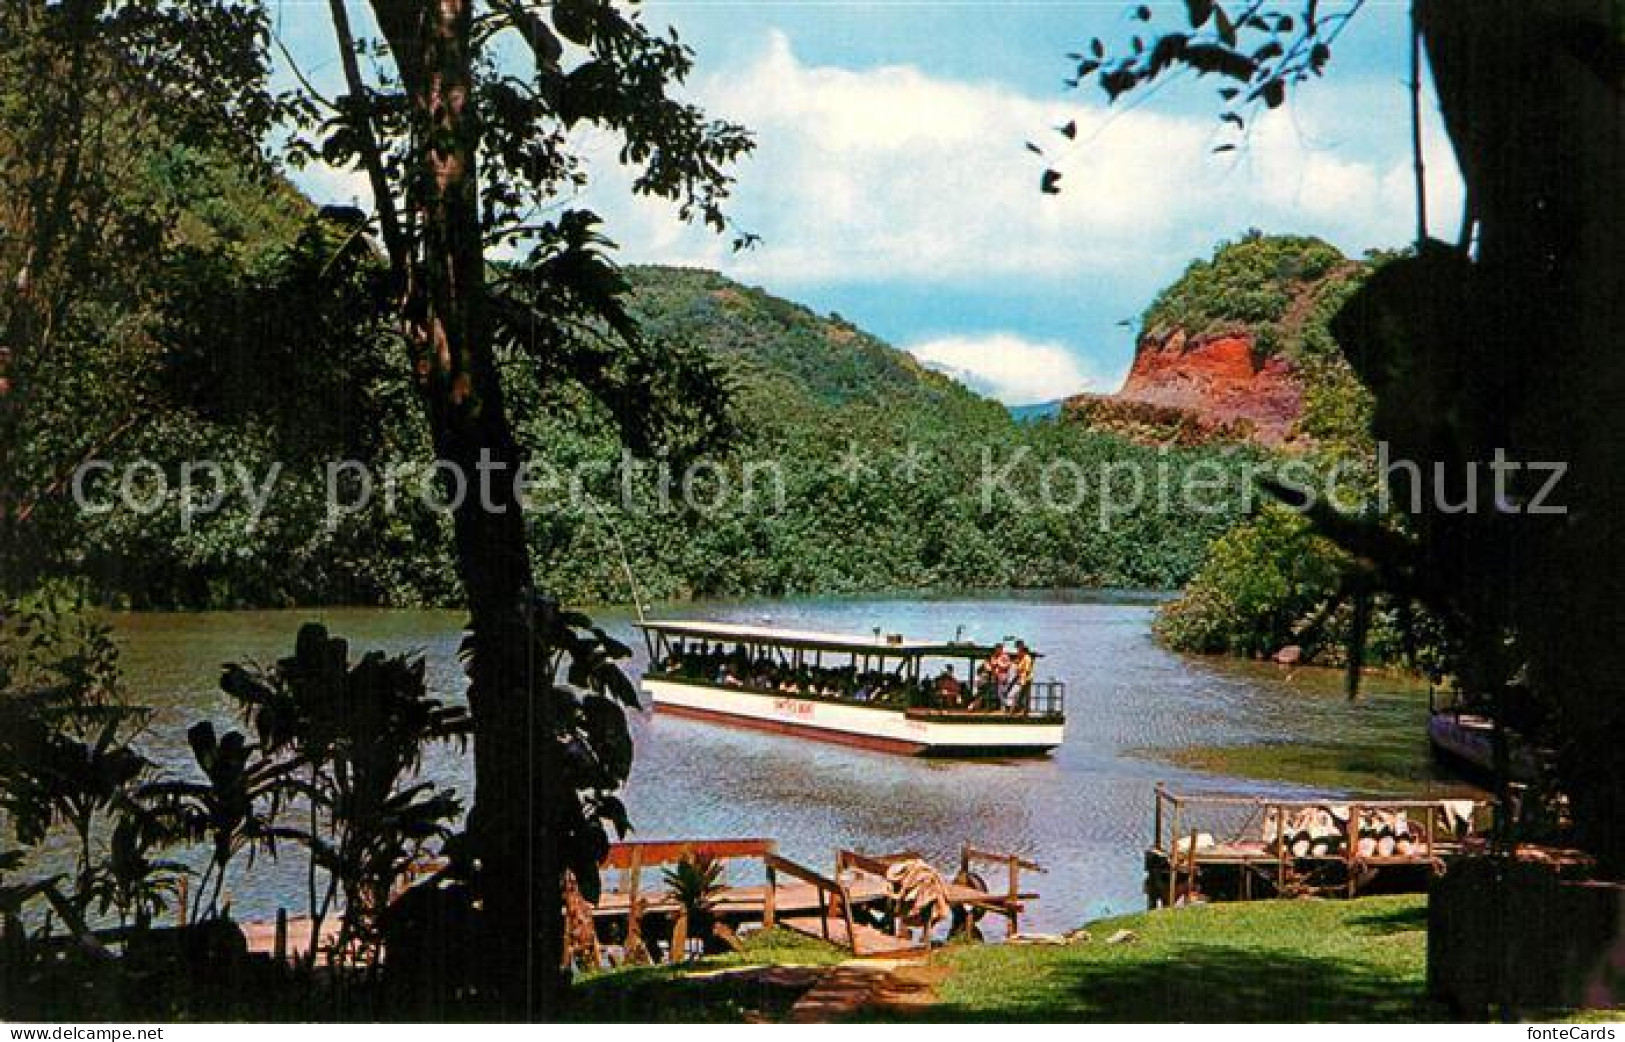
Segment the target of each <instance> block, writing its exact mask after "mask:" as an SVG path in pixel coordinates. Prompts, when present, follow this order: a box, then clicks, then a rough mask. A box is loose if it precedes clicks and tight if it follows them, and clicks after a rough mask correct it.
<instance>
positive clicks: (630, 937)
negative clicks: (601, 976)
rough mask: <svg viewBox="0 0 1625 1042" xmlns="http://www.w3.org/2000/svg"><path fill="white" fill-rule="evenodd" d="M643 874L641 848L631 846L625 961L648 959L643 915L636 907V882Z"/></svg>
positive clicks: (627, 887)
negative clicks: (644, 939)
mask: <svg viewBox="0 0 1625 1042" xmlns="http://www.w3.org/2000/svg"><path fill="white" fill-rule="evenodd" d="M642 875H643V848H642V847H633V848H632V862H631V864H629V865H628V866H627V868H626V961H627V962H633V961H637V962H642V961H645V960H647V959H648V957H649V949H648V948H647V947H645V946H644V943H643V916H642V915H641V914H640V912H641V909H639V908H638V884H639V883H640V881H641V878H642Z"/></svg>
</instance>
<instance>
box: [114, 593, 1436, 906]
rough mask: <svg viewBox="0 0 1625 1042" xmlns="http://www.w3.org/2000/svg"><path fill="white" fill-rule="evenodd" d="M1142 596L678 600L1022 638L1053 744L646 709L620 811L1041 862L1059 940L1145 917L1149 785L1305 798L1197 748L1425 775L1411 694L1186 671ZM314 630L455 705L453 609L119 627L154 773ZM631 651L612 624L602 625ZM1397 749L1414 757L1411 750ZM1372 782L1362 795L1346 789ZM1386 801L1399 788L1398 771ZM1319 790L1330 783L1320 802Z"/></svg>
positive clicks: (253, 878)
mask: <svg viewBox="0 0 1625 1042" xmlns="http://www.w3.org/2000/svg"><path fill="white" fill-rule="evenodd" d="M1154 608H1155V602H1154V601H1152V600H1150V599H1148V598H1145V597H1141V596H1135V595H1131V594H1124V595H1114V594H1098V593H1075V594H1020V595H1011V596H983V595H978V596H976V597H974V598H971V597H965V598H942V599H924V600H922V599H918V598H912V599H850V600H847V599H821V600H806V601H791V602H784V601H775V602H768V601H760V602H737V601H736V602H717V603H710V604H685V605H682V606H678V607H673V608H670V609H668V610H662V611H659V612H656V614H658V615H661V616H662V617H673V616H680V617H704V618H711V619H721V620H729V621H738V622H757V623H760V622H771V623H772V624H775V625H781V626H788V627H797V628H810V629H824V630H835V631H846V632H855V633H868V632H870V631H871V630H872V629H873V628H874V627H877V626H879V627H883V628H884V629H885V630H886V631H887V632H898V631H901V632H903V633H906V634H908V635H909V636H911V637H915V636H917V637H933V638H935V637H944V638H945V637H950V636H952V635H953V634H954V632H955V631H956V630H957V629H958V628H959V627H960V626H963V627H964V628H965V629H964V633H965V635H966V636H967V637H969V638H975V639H977V640H981V641H993V640H997V639H1000V638H1003V637H1004V636H1006V635H1008V634H1018V635H1020V636H1022V637H1023V638H1024V639H1026V640H1027V642H1028V643H1029V644H1031V645H1033V646H1034V647H1035V648H1037V649H1039V650H1040V651H1042V652H1043V653H1044V655H1045V658H1044V659H1043V660H1042V661H1041V663H1040V668H1039V675H1040V678H1041V679H1045V678H1048V677H1049V676H1055V677H1057V678H1060V679H1063V680H1065V681H1067V683H1068V684H1069V688H1070V690H1069V694H1068V705H1067V711H1068V720H1067V739H1066V744H1065V745H1064V746H1063V747H1062V748H1060V749H1058V750H1056V752H1055V753H1054V755H1053V756H1052V757H1051V758H1049V759H1046V760H1040V761H1027V762H1007V763H981V762H942V761H933V760H917V759H910V758H906V757H900V756H892V755H886V754H882V753H873V752H866V751H862V750H855V749H847V748H844V747H841V746H835V745H827V744H823V743H818V742H810V741H805V740H799V739H795V738H789V737H784V736H777V735H766V734H757V733H754V732H750V731H742V730H734V729H730V728H726V727H720V726H716V725H713V724H707V723H700V722H696V721H690V720H680V719H675V718H672V717H669V716H664V715H661V716H654V715H649V714H644V715H643V716H641V717H640V718H638V719H635V720H634V721H633V725H632V726H633V734H634V738H635V740H636V743H637V759H636V766H635V768H634V770H633V776H632V780H631V784H630V786H629V787H628V792H627V803H628V806H629V807H630V810H631V814H632V820H633V823H634V825H635V826H636V829H637V833H636V836H637V837H638V838H643V839H660V838H674V837H683V838H700V837H728V836H766V837H772V838H776V839H777V840H779V843H780V848H781V850H782V851H783V852H784V853H785V854H786V855H787V856H789V857H792V858H795V859H797V860H800V861H803V862H805V863H807V864H809V865H811V866H814V867H821V868H828V867H830V866H831V865H832V864H833V857H834V851H835V849H836V848H837V847H840V846H848V847H852V848H855V849H859V850H864V851H868V852H887V851H898V850H904V849H914V850H919V851H922V852H924V853H926V854H927V855H929V856H930V857H931V859H932V860H933V861H934V862H936V863H937V864H938V865H939V866H942V867H949V866H953V865H956V864H957V860H958V848H959V845H960V844H961V843H962V842H965V841H972V842H975V843H976V844H978V845H980V846H983V847H985V848H990V849H995V850H1008V851H1012V852H1015V853H1020V854H1023V855H1026V856H1028V857H1031V858H1032V859H1034V860H1036V861H1038V862H1040V863H1042V864H1043V865H1045V866H1046V867H1047V868H1048V870H1049V871H1048V873H1047V874H1045V875H1043V876H1040V877H1038V878H1037V879H1036V880H1035V881H1034V882H1035V884H1036V885H1035V887H1034V889H1036V890H1037V891H1039V892H1040V893H1041V894H1042V899H1041V900H1040V901H1038V902H1037V903H1036V905H1035V906H1034V908H1033V912H1034V914H1033V915H1032V916H1031V917H1030V918H1029V920H1028V923H1027V925H1028V927H1029V928H1031V929H1038V930H1059V929H1066V928H1069V927H1071V926H1074V925H1076V924H1077V923H1079V922H1081V921H1084V920H1086V919H1090V918H1094V917H1097V916H1099V915H1101V914H1104V913H1107V912H1120V911H1126V910H1133V909H1137V908H1139V907H1141V906H1142V903H1143V897H1142V892H1141V874H1140V871H1141V855H1142V851H1143V850H1144V848H1145V846H1146V844H1147V842H1148V840H1149V839H1150V829H1151V809H1152V795H1151V793H1152V786H1153V785H1154V784H1155V783H1156V782H1158V781H1165V782H1167V783H1168V784H1169V785H1170V786H1171V787H1173V788H1174V789H1176V790H1182V791H1191V792H1197V791H1225V792H1246V793H1278V794H1303V793H1307V792H1309V791H1310V790H1308V789H1307V788H1305V787H1304V786H1301V785H1295V784H1293V783H1292V782H1290V781H1284V780H1283V781H1271V782H1261V781H1258V780H1245V779H1241V778H1231V777H1226V776H1224V775H1222V774H1214V773H1203V772H1198V771H1194V770H1190V769H1185V768H1181V767H1178V766H1174V765H1173V763H1172V762H1171V761H1170V757H1173V756H1177V755H1178V753H1179V752H1180V751H1181V750H1190V749H1193V748H1196V747H1208V746H1215V745H1218V746H1227V745H1237V744H1252V743H1303V744H1307V745H1320V744H1324V743H1327V742H1337V743H1344V744H1347V743H1354V744H1356V745H1358V744H1359V743H1361V742H1365V741H1369V742H1370V743H1372V745H1373V747H1376V746H1378V745H1380V746H1381V747H1382V748H1383V749H1384V752H1385V757H1386V762H1391V761H1392V760H1393V758H1394V756H1395V750H1396V749H1398V750H1401V752H1400V753H1399V758H1400V759H1401V760H1403V761H1405V762H1407V763H1409V764H1410V765H1412V766H1414V767H1415V769H1416V770H1415V772H1414V773H1413V774H1412V778H1414V777H1422V776H1426V773H1427V769H1426V767H1425V766H1424V764H1425V760H1426V757H1427V749H1426V740H1425V735H1424V719H1425V713H1426V700H1425V696H1421V697H1419V696H1418V694H1417V692H1416V691H1415V690H1414V689H1412V690H1409V691H1406V690H1402V689H1400V688H1398V687H1397V686H1396V685H1395V683H1394V682H1387V683H1384V682H1382V681H1377V682H1374V683H1373V684H1372V685H1371V686H1370V687H1369V688H1368V691H1367V694H1366V698H1365V701H1364V703H1363V704H1362V705H1358V706H1350V705H1349V704H1347V703H1346V702H1345V701H1344V700H1343V699H1342V697H1341V692H1340V690H1339V681H1338V678H1336V677H1335V676H1331V675H1327V674H1319V673H1313V672H1311V671H1304V672H1299V673H1298V674H1296V675H1289V674H1287V673H1286V672H1284V671H1281V670H1279V669H1277V668H1276V667H1273V666H1267V665H1253V664H1243V663H1232V662H1221V661H1209V660H1202V659H1191V658H1187V657H1182V656H1178V655H1174V654H1171V653H1169V652H1167V651H1165V650H1163V649H1161V648H1160V647H1158V646H1157V645H1156V644H1155V642H1154V641H1153V640H1152V637H1151V633H1150V621H1151V618H1152V614H1153V611H1154ZM310 620H315V621H321V622H323V623H325V624H327V625H328V627H329V628H330V629H331V630H332V631H333V632H334V633H335V634H338V635H341V636H344V637H347V638H349V639H350V641H351V648H352V653H353V654H355V653H359V652H360V651H363V650H371V649H381V650H384V651H387V652H391V653H394V652H405V651H414V650H415V651H422V652H423V653H425V654H426V655H427V657H428V661H429V669H430V675H431V680H432V683H433V684H434V685H435V687H436V688H437V689H438V690H439V691H440V692H441V693H442V694H443V695H444V696H447V697H451V698H460V697H461V695H460V692H461V674H460V672H459V669H458V666H457V661H456V649H457V644H458V641H459V639H460V632H459V627H460V625H461V623H462V620H463V616H462V615H461V614H459V613H451V612H428V611H380V610H374V609H342V610H329V611H310V610H306V611H300V612H287V613H284V612H237V613H218V614H196V615H132V616H124V617H121V618H119V619H118V620H117V623H116V626H117V630H118V633H119V636H120V639H121V642H122V644H123V647H124V653H125V657H124V663H125V667H126V672H127V676H128V679H129V682H130V686H131V689H132V694H133V696H134V698H135V699H136V700H137V701H139V702H141V703H142V704H146V705H150V706H153V707H154V708H155V709H156V710H157V715H156V718H155V720H154V722H153V725H152V729H151V733H150V734H149V735H148V737H147V738H146V739H145V740H144V744H145V747H146V748H147V749H148V750H149V751H150V752H152V753H153V754H155V755H156V757H157V758H158V759H160V760H163V761H166V762H169V763H173V764H175V765H177V769H182V765H185V764H187V763H188V762H189V761H190V754H189V753H188V752H187V750H186V748H185V730H186V728H187V726H189V725H190V724H191V723H192V722H194V721H195V720H197V719H199V718H200V717H205V716H207V717H212V718H214V719H216V720H217V721H219V722H221V723H225V724H232V725H235V726H241V725H240V723H237V722H236V721H235V720H234V717H233V709H232V706H231V704H230V702H229V701H228V700H227V699H226V698H225V697H224V696H223V695H222V694H221V693H220V691H219V689H218V686H217V681H218V678H219V675H220V666H221V664H222V663H225V662H229V661H239V662H241V661H258V662H262V663H270V662H273V661H275V660H276V659H277V658H279V657H281V656H283V655H286V654H288V653H289V652H290V651H291V649H292V646H293V637H294V634H295V632H296V630H297V628H298V626H299V625H300V624H301V623H303V622H305V621H310ZM600 621H603V622H605V623H607V624H608V628H610V629H611V630H612V631H613V632H616V633H617V634H619V635H620V636H622V637H623V638H624V639H626V640H627V641H628V643H630V644H632V645H633V646H634V647H635V648H636V649H637V651H638V659H637V661H636V662H635V663H634V669H635V670H638V671H641V669H642V667H643V664H644V663H643V649H642V641H641V639H633V634H634V631H633V629H632V627H631V626H630V623H629V620H628V619H627V618H626V617H625V616H624V615H614V614H607V613H601V614H600ZM1407 750H1413V752H1412V751H1407ZM427 773H428V774H429V775H430V776H431V777H433V778H435V779H436V780H440V781H444V782H447V783H450V784H452V785H455V786H456V787H457V788H458V789H459V790H461V791H462V792H464V793H465V794H469V793H471V792H472V785H473V783H472V770H471V764H470V763H469V762H468V760H467V759H465V758H464V757H463V756H462V755H461V754H459V753H458V752H456V751H455V750H452V749H445V750H436V751H435V752H434V753H433V754H431V757H430V760H429V763H428V766H427ZM1363 787H1364V788H1366V789H1370V788H1371V786H1370V785H1369V784H1366V785H1364V786H1363ZM1388 788H1389V790H1390V791H1393V792H1398V791H1416V786H1415V785H1414V784H1413V783H1412V782H1411V781H1401V780H1400V779H1398V778H1396V779H1395V780H1394V781H1393V784H1392V785H1391V786H1389V787H1388ZM1315 791H1321V792H1324V791H1326V790H1325V789H1320V790H1315ZM299 866H300V860H299V859H298V858H297V857H287V858H285V859H284V860H283V861H282V862H281V863H280V864H279V863H274V862H266V861H263V860H262V861H261V862H260V863H259V864H257V865H255V866H254V869H253V871H252V872H251V873H248V874H240V876H239V878H237V879H234V880H233V881H232V882H231V884H230V890H231V893H232V897H233V902H234V907H235V909H236V913H237V915H238V917H239V918H253V917H260V916H267V915H270V914H272V912H273V911H274V909H275V907H276V905H277V904H278V903H281V904H283V905H286V906H289V907H290V908H298V907H301V906H302V901H303V898H302V896H301V895H302V894H303V892H304V883H303V876H302V869H301V868H300V867H299Z"/></svg>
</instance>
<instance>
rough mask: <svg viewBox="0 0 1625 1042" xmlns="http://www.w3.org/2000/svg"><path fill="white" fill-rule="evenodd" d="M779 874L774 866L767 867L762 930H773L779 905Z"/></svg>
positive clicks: (763, 896)
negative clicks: (774, 869)
mask: <svg viewBox="0 0 1625 1042" xmlns="http://www.w3.org/2000/svg"><path fill="white" fill-rule="evenodd" d="M778 892H779V874H778V873H777V872H775V871H773V866H772V865H768V866H767V893H765V894H763V895H762V929H764V930H771V929H773V920H774V916H775V912H776V911H777V905H778V900H777V899H778Z"/></svg>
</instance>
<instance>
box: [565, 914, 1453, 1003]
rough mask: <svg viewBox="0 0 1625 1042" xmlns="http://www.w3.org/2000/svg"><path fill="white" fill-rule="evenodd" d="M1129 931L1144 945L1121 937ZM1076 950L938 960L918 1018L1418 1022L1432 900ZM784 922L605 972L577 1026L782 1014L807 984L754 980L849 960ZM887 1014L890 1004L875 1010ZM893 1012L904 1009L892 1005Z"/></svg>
mask: <svg viewBox="0 0 1625 1042" xmlns="http://www.w3.org/2000/svg"><path fill="white" fill-rule="evenodd" d="M1121 929H1128V930H1132V931H1134V932H1135V933H1136V934H1138V935H1139V939H1138V940H1136V941H1134V942H1131V943H1128V944H1118V945H1109V944H1106V943H1105V940H1106V938H1107V937H1109V936H1111V935H1112V934H1113V933H1114V932H1116V931H1117V930H1121ZM1089 930H1090V932H1091V934H1092V935H1093V940H1090V941H1088V942H1084V943H1079V944H1072V945H1066V946H1049V945H1001V944H987V945H961V944H955V945H951V946H949V947H948V948H945V949H943V950H941V951H939V952H938V953H937V954H936V955H935V956H934V957H933V960H932V961H933V964H934V966H935V967H937V968H938V972H936V973H933V974H932V977H933V978H934V979H938V978H940V979H938V980H937V983H936V990H937V994H938V996H939V999H940V1001H939V1002H938V1003H937V1004H935V1005H932V1006H928V1007H925V1008H923V1009H919V1010H918V1011H914V1012H911V1013H910V1014H909V1018H910V1019H928V1020H941V1021H976V1020H999V1021H1008V1020H1020V1021H1032V1020H1049V1021H1128V1022H1152V1023H1157V1022H1164V1023H1166V1022H1177V1021H1287V1022H1304V1021H1336V1020H1344V1021H1408V1020H1417V1019H1435V1018H1436V1017H1437V1016H1438V1011H1437V1010H1434V1009H1432V1008H1431V1007H1429V1006H1428V1004H1427V1003H1426V1002H1425V1000H1424V999H1423V995H1422V992H1423V985H1424V981H1425V978H1426V972H1427V970H1426V967H1427V932H1426V930H1427V901H1426V898H1424V897H1421V896H1403V897H1372V898H1363V899H1361V900H1357V901H1261V902H1255V903H1251V904H1225V905H1209V906H1199V907H1194V908H1182V909H1177V910H1175V911H1172V912H1169V911H1159V912H1151V913H1143V914H1140V915H1131V916H1124V917H1121V918H1117V919H1110V920H1106V921H1103V922H1098V923H1092V924H1090V927H1089ZM846 957H847V956H846V954H845V953H844V952H840V951H837V950H836V949H834V948H831V947H829V946H828V945H825V944H822V943H821V942H818V941H812V940H808V939H805V938H802V937H800V936H797V935H794V934H787V933H784V932H782V931H774V932H772V933H769V934H764V935H757V936H755V937H753V938H751V939H750V940H749V941H748V942H747V944H746V949H745V951H743V952H739V953H735V954H732V955H728V956H724V957H720V958H716V959H708V960H706V961H705V962H703V963H699V964H690V965H689V966H687V967H685V968H683V969H682V970H673V969H672V968H670V967H666V966H656V967H643V968H637V969H628V970H615V971H610V972H606V973H601V974H596V975H594V976H592V977H591V978H589V979H587V980H585V981H583V982H582V983H581V984H580V985H579V986H578V987H577V988H576V995H577V998H578V1000H579V1005H578V1006H577V1008H576V1009H575V1011H574V1012H573V1014H572V1019H577V1020H588V1021H606V1020H607V1021H683V1022H726V1021H740V1020H755V1019H768V1020H773V1019H778V1018H780V1017H782V1016H783V1015H784V1013H786V1012H787V1011H788V1010H789V1008H790V1006H791V1005H793V1004H794V1002H795V1000H796V998H798V997H799V995H800V993H801V989H799V988H797V987H794V986H786V985H784V984H782V983H774V982H771V981H764V980H760V979H757V978H756V977H754V976H752V975H749V974H742V973H739V972H737V971H741V970H743V969H744V968H746V967H752V966H763V965H769V964H770V965H780V966H808V965H814V966H816V965H829V964H832V963H837V962H840V961H842V960H844V959H845V958H846ZM876 1013H877V1017H876V1018H878V1015H879V1011H876ZM885 1015H886V1016H893V1014H885Z"/></svg>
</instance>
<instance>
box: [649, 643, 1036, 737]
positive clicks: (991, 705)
mask: <svg viewBox="0 0 1625 1042" xmlns="http://www.w3.org/2000/svg"><path fill="white" fill-rule="evenodd" d="M671 625H678V624H671ZM688 625H694V624H688ZM645 629H646V630H647V631H648V636H649V643H650V645H651V647H652V648H654V649H655V651H656V652H657V654H656V655H655V657H654V658H653V659H652V660H651V662H650V667H649V674H650V675H651V676H653V677H656V678H665V679H671V680H675V681H679V682H682V683H688V684H698V685H701V686H706V687H723V688H731V689H739V690H742V691H747V692H751V693H756V694H771V695H775V696H787V697H794V698H798V699H810V700H815V701H825V702H832V703H856V704H863V705H871V706H874V707H877V708H890V709H895V710H905V711H910V712H916V711H918V712H929V713H949V714H960V715H965V716H977V717H981V716H1007V717H1017V718H1026V719H1031V718H1035V717H1039V718H1056V719H1059V718H1060V717H1061V716H1062V715H1063V714H1064V698H1065V686H1064V685H1063V684H1060V683H1057V682H1054V681H1049V682H1045V683H1038V682H1036V681H1035V679H1034V678H1033V676H1032V670H1031V663H1030V661H1029V662H1028V664H1027V666H1026V667H1025V669H1023V670H1021V671H1017V670H1014V669H1011V668H1009V662H1008V660H1004V661H1003V662H1002V664H1001V656H1002V654H1003V648H1002V645H996V646H994V647H993V648H982V647H979V646H975V645H968V644H966V643H965V642H963V641H961V642H958V643H957V644H955V643H952V642H950V643H949V644H946V645H937V644H930V643H926V642H913V643H912V644H910V643H909V642H904V641H903V640H902V638H901V637H896V638H887V642H888V650H887V651H878V650H871V649H868V648H865V647H861V646H853V645H850V644H849V640H850V638H841V637H837V636H833V635H816V634H797V633H794V632H790V631H785V632H784V634H783V636H782V638H781V639H773V637H774V636H775V635H774V634H768V633H760V634H758V633H741V634H739V636H738V638H737V640H735V641H734V642H733V643H732V650H729V644H728V643H727V642H726V641H725V640H717V641H716V642H715V643H714V644H713V643H712V642H711V640H709V639H707V638H706V637H704V636H701V635H699V634H691V633H682V632H671V631H669V630H667V629H665V628H664V627H663V625H662V624H656V625H649V626H646V627H645ZM815 641H816V642H815ZM821 645H822V646H821ZM1022 647H1024V645H1023V646H1022ZM891 649H896V650H891ZM808 651H811V652H812V654H811V655H808V654H807V652H808ZM825 651H831V652H833V655H832V656H831V658H830V659H829V660H827V662H826V659H825V656H824V652H825ZM1027 654H1029V655H1031V653H1030V652H1027ZM1032 657H1034V658H1036V656H1035V655H1034V656H1032Z"/></svg>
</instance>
